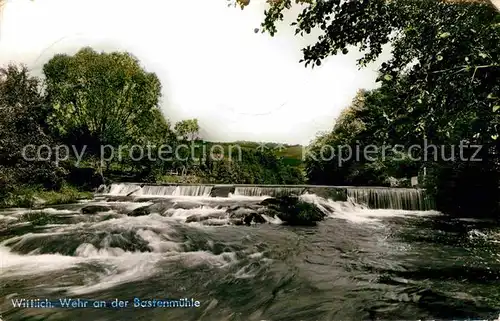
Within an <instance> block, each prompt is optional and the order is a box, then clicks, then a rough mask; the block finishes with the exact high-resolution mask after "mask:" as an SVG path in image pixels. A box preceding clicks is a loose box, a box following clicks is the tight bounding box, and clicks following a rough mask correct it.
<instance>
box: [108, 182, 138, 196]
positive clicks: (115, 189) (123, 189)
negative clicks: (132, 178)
mask: <svg viewBox="0 0 500 321" xmlns="http://www.w3.org/2000/svg"><path fill="white" fill-rule="evenodd" d="M140 189H141V186H140V185H139V184H126V183H119V184H111V186H110V188H109V191H108V192H107V194H109V195H113V196H128V195H130V194H131V193H134V192H137V191H138V190H140Z"/></svg>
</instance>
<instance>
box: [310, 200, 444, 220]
mask: <svg viewBox="0 0 500 321" xmlns="http://www.w3.org/2000/svg"><path fill="white" fill-rule="evenodd" d="M300 199H302V200H303V201H306V202H309V203H313V204H315V205H316V206H318V208H319V209H320V210H321V211H323V212H324V213H325V214H327V215H328V216H329V217H331V218H340V219H345V220H347V221H350V222H353V223H380V221H381V219H383V218H387V217H404V216H433V215H441V213H439V212H437V211H405V210H391V209H369V208H367V207H366V206H363V205H359V204H357V203H355V202H354V201H353V200H352V199H349V200H348V201H346V202H339V201H333V200H330V199H324V198H321V197H319V196H317V195H315V194H307V193H306V194H303V195H301V196H300Z"/></svg>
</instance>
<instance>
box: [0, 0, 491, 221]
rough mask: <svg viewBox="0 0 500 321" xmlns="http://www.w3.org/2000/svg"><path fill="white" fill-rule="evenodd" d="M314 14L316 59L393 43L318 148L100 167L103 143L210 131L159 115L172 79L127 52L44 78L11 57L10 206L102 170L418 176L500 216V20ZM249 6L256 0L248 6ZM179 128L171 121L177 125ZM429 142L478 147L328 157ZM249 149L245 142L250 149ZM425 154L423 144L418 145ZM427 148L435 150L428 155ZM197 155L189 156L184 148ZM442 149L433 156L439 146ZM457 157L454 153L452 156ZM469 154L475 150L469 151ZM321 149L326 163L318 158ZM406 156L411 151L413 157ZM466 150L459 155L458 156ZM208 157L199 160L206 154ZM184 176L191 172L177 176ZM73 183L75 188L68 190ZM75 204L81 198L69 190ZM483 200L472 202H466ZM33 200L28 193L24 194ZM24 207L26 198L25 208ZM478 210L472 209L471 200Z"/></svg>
mask: <svg viewBox="0 0 500 321" xmlns="http://www.w3.org/2000/svg"><path fill="white" fill-rule="evenodd" d="M299 2H300V5H301V6H302V8H303V11H302V13H301V14H299V16H298V17H297V20H296V21H295V22H294V23H293V24H292V25H293V26H294V27H295V28H296V34H304V33H306V34H308V33H311V32H318V33H319V34H320V35H319V37H318V41H317V43H315V44H314V45H311V46H308V47H306V48H304V49H303V54H304V58H303V60H302V61H303V62H304V63H305V65H306V66H308V65H309V66H313V67H314V66H315V65H316V66H319V65H321V62H322V60H323V59H326V58H327V57H328V56H330V55H335V54H338V53H342V54H347V53H348V52H349V51H352V50H354V49H356V48H357V49H360V51H361V52H362V53H363V55H362V57H361V58H360V59H359V61H358V62H359V65H360V66H361V67H363V66H366V65H367V64H369V63H372V62H374V61H375V59H377V58H378V57H379V56H380V54H381V52H382V48H383V46H385V45H390V48H391V51H392V55H391V57H390V58H389V59H388V60H387V61H384V62H383V63H382V64H381V66H380V69H379V71H380V77H379V78H378V82H379V84H380V87H379V88H378V89H375V90H371V91H367V90H362V89H361V90H360V91H359V93H358V95H357V96H356V97H355V98H354V100H353V102H352V104H351V106H349V107H347V108H346V109H345V110H344V112H343V113H341V115H340V116H339V118H338V119H337V120H336V123H335V126H334V127H333V129H332V130H331V131H330V132H328V133H324V134H322V135H320V136H318V137H317V138H316V139H315V140H314V141H313V142H312V143H311V145H310V146H309V148H310V151H311V154H310V155H312V156H311V157H307V158H306V159H305V161H304V162H302V159H301V157H302V154H300V155H297V154H298V153H297V148H299V149H300V146H286V148H285V150H284V151H283V150H281V151H278V150H258V149H256V148H255V147H256V145H258V144H257V143H248V142H246V143H245V144H246V147H245V146H244V148H243V151H242V159H241V161H228V160H225V159H223V160H220V161H216V162H214V161H211V160H210V159H209V158H204V157H203V155H194V156H196V157H188V159H189V160H188V161H177V160H172V161H156V162H152V161H149V160H147V159H145V160H144V161H131V160H129V159H127V158H126V157H125V158H124V159H123V160H121V161H120V162H118V161H110V162H108V163H106V164H104V166H101V164H100V161H99V157H100V155H99V146H102V145H111V146H119V145H133V144H146V143H147V142H150V143H153V144H157V145H161V144H163V143H168V144H169V145H171V146H173V147H174V148H175V145H176V144H182V143H185V142H187V141H191V142H195V143H196V144H206V145H210V144H213V143H207V142H203V141H201V140H200V139H199V138H200V137H199V125H198V122H197V120H195V119H192V120H185V121H181V122H179V123H178V124H175V125H174V126H171V124H170V122H169V121H168V119H167V118H166V117H165V115H164V114H163V113H162V112H161V111H160V109H159V101H160V98H161V97H160V96H161V94H160V92H161V84H160V82H159V80H158V78H157V77H156V75H155V74H154V73H150V72H147V71H145V70H144V69H143V68H142V67H141V66H140V63H139V61H138V60H137V59H136V58H134V56H132V55H131V54H129V53H123V52H113V53H98V52H95V51H94V50H92V49H90V48H84V49H82V50H80V51H79V52H78V53H77V54H75V55H74V56H68V55H63V54H61V55H56V56H55V57H53V58H52V59H51V60H50V61H49V62H47V63H46V65H45V66H44V68H43V71H44V78H43V81H42V80H41V79H39V78H37V77H34V76H31V75H29V73H28V70H27V69H26V68H25V67H23V66H15V65H9V66H7V67H6V68H4V69H2V78H1V79H0V106H1V109H0V116H1V117H0V122H1V124H0V142H1V153H0V157H1V162H0V164H1V166H0V184H1V186H2V187H1V189H0V191H1V194H2V195H0V197H1V199H2V203H3V205H4V206H12V205H14V204H16V203H17V201H16V199H23V200H24V199H26V197H20V198H19V196H18V195H23V194H25V192H24V190H25V189H26V188H29V189H30V190H33V189H35V190H36V189H38V190H46V191H61V190H62V191H70V190H73V189H71V188H69V187H68V186H74V187H76V188H77V189H79V190H86V191H90V190H92V188H94V187H96V186H97V185H98V184H100V183H102V182H103V181H105V179H104V178H109V179H115V178H119V179H121V180H124V181H125V180H136V181H143V182H191V183H202V182H209V183H213V182H217V183H254V184H256V183H258V184H300V183H304V182H307V183H310V184H328V185H388V181H389V179H390V178H391V177H398V178H409V177H412V176H417V175H418V176H420V178H421V179H420V182H423V183H422V184H423V186H424V187H425V188H426V190H427V191H428V193H429V194H430V195H431V196H432V197H433V198H434V199H435V200H436V204H437V209H438V210H440V211H443V212H445V213H450V214H454V215H470V213H475V214H474V215H480V216H494V217H496V216H497V215H498V211H499V206H498V204H499V195H498V186H499V180H500V176H499V175H498V173H499V166H498V164H499V160H498V155H499V154H498V148H499V145H498V144H499V140H498V137H499V134H498V122H499V119H500V118H499V115H498V113H499V112H500V81H499V79H500V47H499V46H498V43H500V18H499V14H498V12H497V11H496V10H495V8H494V7H493V6H492V5H491V4H490V3H489V2H481V1H437V0H424V1H421V0H418V1H414V0H399V1H390V2H387V1H381V0H375V1H349V2H340V1H299ZM237 3H238V4H240V5H241V6H242V7H244V6H246V5H248V4H249V1H239V0H238V1H237ZM268 5H269V8H268V10H267V11H266V18H265V20H264V22H263V23H262V31H267V32H269V33H270V34H271V35H274V34H275V33H276V32H277V28H276V23H277V22H278V21H279V20H282V19H283V17H284V14H285V13H286V11H287V10H288V9H289V8H290V7H291V6H292V3H291V0H283V1H271V2H269V4H268ZM172 127H173V128H172ZM423 140H427V141H428V143H429V144H434V145H441V146H452V145H455V146H458V145H459V144H460V142H463V141H465V142H466V143H467V144H470V145H481V146H483V148H482V149H481V153H480V155H478V157H479V158H480V159H481V161H479V162H471V161H463V160H458V157H455V158H453V160H450V159H443V157H441V155H437V154H431V155H430V156H428V158H427V159H425V160H424V159H422V157H420V160H418V161H415V160H414V159H415V156H416V158H417V159H418V157H419V156H422V155H421V154H418V153H417V155H409V154H405V153H404V152H397V153H393V154H392V155H388V156H385V157H382V155H378V157H376V159H375V160H374V161H372V160H370V161H368V160H364V159H361V160H354V159H351V160H348V161H347V162H345V163H343V164H342V166H339V165H338V164H339V162H338V158H339V157H342V156H345V155H334V157H333V158H331V159H330V160H322V159H321V157H317V156H318V155H319V153H320V150H321V147H322V146H323V145H325V144H328V145H330V146H339V145H344V146H346V145H347V146H353V147H354V145H355V144H358V145H361V146H366V145H377V146H383V145H392V146H395V145H403V146H405V147H408V146H410V145H413V144H422V141H423ZM58 143H63V144H66V145H74V146H77V147H82V146H84V145H85V146H87V150H86V154H85V159H84V160H83V162H82V163H81V164H80V166H79V167H75V166H74V160H73V159H69V160H67V161H64V162H62V163H60V164H55V163H54V162H53V161H46V162H27V161H25V160H23V159H22V157H21V150H22V147H23V146H25V145H27V144H35V145H40V144H49V145H57V144H58ZM245 144H242V145H245ZM419 152H420V153H421V152H422V150H420V151H419ZM427 152H429V151H427ZM187 153H189V151H187ZM431 153H432V151H431ZM455 153H457V151H455ZM471 153H472V151H471ZM314 156H316V157H314ZM409 156H414V158H411V157H409ZM455 156H457V155H455ZM195 160H197V161H195ZM172 171H180V172H181V173H182V174H183V175H181V176H172V175H168V174H167V173H170V172H172ZM423 174H425V175H423ZM63 186H66V187H65V188H63ZM72 195H73V197H74V198H78V197H79V195H78V193H73V194H72ZM471 199H474V200H475V202H473V203H472V202H470V201H469V200H471ZM23 202H24V201H23ZM21 203H22V202H21ZM471 206H473V207H474V208H472V207H471Z"/></svg>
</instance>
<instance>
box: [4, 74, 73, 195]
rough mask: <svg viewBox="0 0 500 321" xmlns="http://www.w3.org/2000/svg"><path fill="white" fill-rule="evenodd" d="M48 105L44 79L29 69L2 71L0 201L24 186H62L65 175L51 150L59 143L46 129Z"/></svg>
mask: <svg viewBox="0 0 500 321" xmlns="http://www.w3.org/2000/svg"><path fill="white" fill-rule="evenodd" d="M44 103H45V100H44V97H43V95H42V93H41V86H40V79H38V78H36V77H33V76H30V75H29V72H28V69H27V68H26V66H16V65H9V66H7V67H5V68H0V198H1V197H2V196H5V193H6V192H9V191H12V190H13V189H14V188H15V187H17V186H20V185H24V184H31V185H34V184H41V185H44V186H45V187H48V188H57V187H59V186H60V184H61V180H62V178H63V177H64V176H63V175H65V173H64V172H63V171H62V170H61V169H60V168H58V167H57V166H56V165H57V164H55V162H54V159H53V158H52V157H51V156H52V155H51V154H52V152H53V150H48V149H47V148H53V147H55V143H54V141H53V140H52V138H51V137H50V136H49V135H48V134H47V132H46V130H45V128H44V126H43V123H44V116H45V115H44V108H43V107H44ZM42 145H44V146H46V147H44V149H40V150H39V152H40V153H38V155H37V148H38V147H40V146H42ZM38 156H40V157H38Z"/></svg>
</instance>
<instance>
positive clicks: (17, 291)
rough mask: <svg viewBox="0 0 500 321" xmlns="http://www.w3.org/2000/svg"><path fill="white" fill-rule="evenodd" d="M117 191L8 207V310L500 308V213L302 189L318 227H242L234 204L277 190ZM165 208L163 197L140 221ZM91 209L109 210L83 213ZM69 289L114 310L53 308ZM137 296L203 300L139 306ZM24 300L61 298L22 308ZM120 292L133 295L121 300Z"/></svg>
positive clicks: (178, 314) (280, 314)
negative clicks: (375, 202) (475, 214)
mask: <svg viewBox="0 0 500 321" xmlns="http://www.w3.org/2000/svg"><path fill="white" fill-rule="evenodd" d="M299 189H300V188H299ZM283 191H285V192H287V193H291V194H293V193H295V192H298V191H297V190H293V188H292V189H291V190H288V189H285V190H283ZM283 191H282V192H283ZM106 192H107V194H108V195H103V196H101V197H99V198H96V199H95V200H94V201H92V202H86V203H83V202H82V203H78V204H70V205H64V206H54V207H51V208H45V209H38V210H26V209H8V210H4V211H2V212H0V285H1V287H0V299H1V301H0V314H1V316H0V319H2V320H4V321H6V320H76V321H78V320H92V321H100V320H120V321H121V320H161V321H163V320H214V321H219V320H272V321H278V320H283V321H285V320H286V321H288V320H311V321H312V320H417V319H426V320H432V319H447V320H451V319H467V318H475V319H493V318H495V317H498V312H499V311H500V291H499V289H500V285H499V280H498V278H499V276H500V264H499V259H500V257H499V254H500V251H499V250H500V249H499V246H500V244H498V241H497V240H498V239H499V234H498V233H500V229H499V228H497V227H496V226H495V225H494V224H492V223H491V222H487V221H478V220H471V219H451V218H449V217H446V216H443V215H440V214H439V213H437V212H434V211H408V210H402V209H370V208H367V207H366V206H364V205H360V204H358V203H356V202H355V200H356V198H349V199H348V200H347V201H333V200H329V199H325V198H321V197H319V196H317V195H315V194H310V193H304V190H303V189H300V192H298V193H299V194H300V193H302V194H301V196H300V198H301V199H302V200H304V201H306V202H310V203H314V204H316V206H318V208H319V209H321V210H322V211H323V212H325V213H327V215H328V216H327V218H326V219H325V220H324V221H322V222H320V223H319V224H318V225H317V226H315V227H290V226H285V225H283V224H280V223H281V222H280V220H279V219H275V218H270V217H265V215H264V217H265V218H266V220H267V221H268V224H251V225H249V226H247V225H232V224H230V223H231V215H230V214H228V213H236V212H238V211H240V212H243V213H245V211H259V209H258V207H259V203H260V202H261V201H262V200H264V199H266V198H268V195H266V194H272V193H275V191H274V192H273V191H272V190H270V189H260V190H259V188H256V187H252V188H250V187H244V188H240V189H238V188H237V189H236V190H234V191H233V192H232V193H230V194H228V195H227V197H210V196H209V195H210V188H209V187H206V186H182V187H179V186H177V187H176V186H140V185H133V184H117V185H113V186H111V187H110V188H109V189H108V190H107V191H106ZM370 192H371V193H372V194H373V193H377V192H375V191H373V190H372V191H370ZM348 193H351V194H352V193H353V192H348ZM357 193H358V194H359V193H362V191H359V190H358V191H357ZM390 193H392V192H388V191H384V190H380V194H379V196H378V199H384V198H385V199H391V200H392V201H393V204H392V205H393V206H394V207H395V208H403V206H404V204H403V203H405V202H406V201H404V200H405V199H408V198H410V199H411V198H412V197H414V198H413V201H411V202H410V203H412V202H413V204H417V203H418V202H420V201H419V200H418V197H420V196H418V195H416V194H415V195H413V196H409V195H410V194H411V193H414V192H411V191H405V192H398V191H396V192H394V193H392V194H391V195H392V196H388V195H389V194H390ZM398 193H399V194H398ZM408 193H410V194H408ZM127 195H128V196H127ZM363 195H366V193H365V194H363ZM394 195H400V196H394ZM351 196H352V195H351ZM354 196H356V195H354ZM119 197H122V199H119ZM357 197H358V198H357V200H358V201H359V200H360V199H361V200H362V196H360V195H357ZM398 197H399V201H398ZM367 202H369V200H367ZM153 203H154V204H156V205H157V204H161V206H157V207H154V206H155V205H153V206H152V207H151V208H152V209H154V211H151V212H150V213H147V214H146V215H142V216H131V215H132V214H131V213H134V209H137V208H143V207H145V206H148V205H151V204H153ZM89 205H98V206H99V207H94V211H93V212H92V213H87V212H86V213H87V214H83V213H82V208H88V206H89ZM84 212H85V211H84ZM63 298H73V299H78V298H79V299H82V300H89V301H90V300H98V305H101V304H104V303H105V304H106V305H107V306H106V307H104V306H101V307H93V304H94V303H93V302H92V301H90V303H89V305H88V307H87V308H73V309H70V308H62V307H55V305H56V304H57V302H59V299H63ZM134 298H138V299H140V300H153V299H157V300H166V299H168V300H178V299H179V298H187V299H188V300H189V301H190V302H195V301H199V303H200V304H199V307H189V308H186V307H184V308H181V307H167V308H165V307H156V308H154V307H147V308H140V307H134V306H133V302H134ZM21 299H40V300H42V301H43V300H46V299H47V300H49V301H50V302H52V303H51V304H53V305H54V307H53V308H18V307H13V302H20V300H21ZM115 299H119V300H123V301H126V300H128V301H129V302H130V303H129V304H128V307H122V308H116V307H112V306H111V302H113V300H115ZM191 299H193V301H191ZM13 300H14V301H13ZM100 301H104V303H99V302H100Z"/></svg>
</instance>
